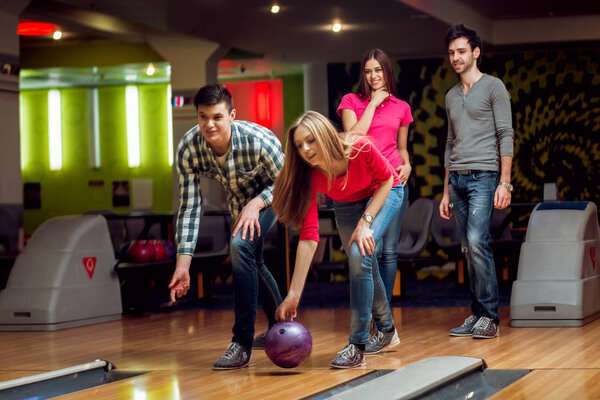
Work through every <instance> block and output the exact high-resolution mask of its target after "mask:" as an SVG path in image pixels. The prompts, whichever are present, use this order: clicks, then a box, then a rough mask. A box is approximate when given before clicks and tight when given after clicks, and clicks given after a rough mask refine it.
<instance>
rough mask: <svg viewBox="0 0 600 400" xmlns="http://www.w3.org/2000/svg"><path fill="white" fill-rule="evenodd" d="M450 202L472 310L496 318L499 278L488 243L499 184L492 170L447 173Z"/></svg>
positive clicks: (478, 315)
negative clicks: (463, 257)
mask: <svg viewBox="0 0 600 400" xmlns="http://www.w3.org/2000/svg"><path fill="white" fill-rule="evenodd" d="M448 183H449V185H448V189H449V191H450V204H451V207H452V210H453V211H454V219H455V220H456V226H457V228H458V233H459V235H460V241H461V248H462V251H463V253H464V255H465V258H466V260H467V271H468V273H469V281H470V282H469V283H470V289H471V296H472V303H471V311H472V312H473V315H475V316H476V317H488V318H492V319H493V320H494V321H496V322H499V319H498V280H497V278H496V267H495V265H494V255H493V253H492V248H491V246H490V240H491V236H490V221H491V219H492V212H493V211H494V194H495V193H496V188H497V187H498V173H497V172H495V171H469V174H467V175H459V174H457V173H455V172H452V171H450V175H449V176H448Z"/></svg>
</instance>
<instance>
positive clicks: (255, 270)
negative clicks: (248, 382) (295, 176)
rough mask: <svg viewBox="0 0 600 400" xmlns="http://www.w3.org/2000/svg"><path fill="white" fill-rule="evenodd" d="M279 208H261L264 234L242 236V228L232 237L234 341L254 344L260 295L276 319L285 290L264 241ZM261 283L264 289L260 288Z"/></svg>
mask: <svg viewBox="0 0 600 400" xmlns="http://www.w3.org/2000/svg"><path fill="white" fill-rule="evenodd" d="M275 220H276V217H275V212H274V211H273V209H272V208H270V207H269V208H267V209H264V210H262V211H261V212H260V214H259V217H258V222H259V224H260V237H258V235H257V233H256V231H255V232H254V240H253V241H252V242H251V241H250V232H249V231H248V232H246V240H242V229H240V230H239V231H238V233H237V234H236V235H235V237H234V238H232V239H231V269H232V272H233V309H234V311H235V324H234V325H233V338H232V339H231V341H232V342H236V343H239V344H241V345H242V346H244V347H248V348H250V347H252V339H253V338H254V322H255V321H256V307H257V299H258V298H259V294H260V300H261V303H262V306H263V309H264V310H265V313H266V314H267V317H268V319H269V326H271V325H273V324H274V322H275V310H276V309H277V306H278V305H279V304H280V303H281V301H282V299H281V294H280V293H279V288H278V286H277V282H275V279H274V278H273V275H271V272H269V270H268V269H267V266H266V265H265V261H264V259H263V242H264V237H265V236H266V235H267V232H269V230H270V229H271V227H272V226H273V225H274V224H275ZM259 286H260V290H259Z"/></svg>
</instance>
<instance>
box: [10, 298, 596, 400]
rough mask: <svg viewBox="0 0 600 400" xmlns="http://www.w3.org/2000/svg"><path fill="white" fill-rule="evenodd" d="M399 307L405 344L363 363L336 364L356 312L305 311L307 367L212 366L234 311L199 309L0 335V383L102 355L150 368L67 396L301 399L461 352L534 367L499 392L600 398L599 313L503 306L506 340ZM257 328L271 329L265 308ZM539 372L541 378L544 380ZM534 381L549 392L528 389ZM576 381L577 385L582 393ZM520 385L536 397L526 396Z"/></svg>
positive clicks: (427, 311)
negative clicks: (454, 331) (309, 342)
mask: <svg viewBox="0 0 600 400" xmlns="http://www.w3.org/2000/svg"><path fill="white" fill-rule="evenodd" d="M393 312H394V319H395V322H396V327H397V329H398V332H399V335H400V338H401V341H402V342H401V343H400V345H398V346H396V347H394V348H393V349H391V350H389V351H385V352H383V353H381V354H376V355H371V356H367V366H366V367H363V368H359V369H353V370H333V369H330V368H329V363H330V362H331V360H332V358H333V357H334V356H335V354H336V352H338V351H339V350H341V348H342V347H343V346H344V345H345V344H346V341H347V339H348V332H349V311H348V310H347V309H311V310H302V309H301V310H300V315H299V318H298V320H299V321H300V322H302V323H303V324H304V325H306V327H307V328H308V329H309V330H310V332H311V334H312V337H313V351H312V354H311V356H310V357H309V358H308V359H307V360H306V362H304V363H303V364H302V365H301V366H300V367H298V368H295V369H292V370H285V369H281V368H278V367H276V366H274V365H273V364H272V363H271V362H270V361H269V360H268V358H267V357H266V355H265V354H264V352H263V351H262V350H259V351H255V352H254V358H255V365H254V366H252V367H249V368H245V369H242V370H237V371H213V370H212V369H211V367H212V363H213V362H214V361H215V360H216V359H217V358H218V357H219V356H221V355H222V353H223V351H224V350H225V347H226V345H227V344H228V343H229V341H230V340H231V326H232V324H233V312H232V311H231V310H222V311H209V310H200V311H177V312H170V313H168V312H165V313H154V314H146V315H144V316H142V317H129V316H124V317H123V319H122V320H121V321H113V322H107V323H103V324H96V325H90V326H82V327H78V328H72V329H65V330H61V331H55V332H0V343H1V345H0V357H1V358H2V360H4V361H5V362H4V363H3V365H2V366H0V380H2V381H3V380H9V379H14V378H18V377H23V376H28V375H33V374H38V373H40V372H46V371H50V370H55V369H59V368H65V367H69V366H73V365H78V364H83V363H87V362H90V361H93V360H95V359H103V360H109V361H111V362H112V363H113V364H115V365H116V366H117V368H118V370H120V371H148V373H146V374H144V375H139V376H137V377H134V378H130V379H125V380H122V381H118V382H114V383H110V384H106V385H104V386H99V387H95V388H90V389H87V390H84V391H81V392H78V393H71V394H69V395H65V396H63V397H62V398H68V399H84V398H86V399H87V398H90V397H91V398H98V399H104V398H105V399H153V398H160V399H196V398H203V399H204V398H207V399H218V400H225V399H239V398H254V399H256V398H286V399H298V398H303V397H306V396H308V395H310V394H314V393H318V392H320V391H322V390H324V389H327V388H330V387H333V386H335V385H337V384H340V383H343V382H346V381H348V380H351V379H353V378H355V377H358V376H361V375H362V374H366V373H368V372H371V371H373V370H377V369H398V368H402V367H403V366H406V365H408V364H410V363H413V362H416V361H418V360H420V359H423V358H427V357H437V356H446V355H454V356H470V357H478V358H482V359H484V360H485V361H486V362H487V364H488V367H489V368H492V369H531V370H533V372H532V373H531V374H529V375H527V376H526V377H525V378H523V379H521V380H519V381H517V382H516V383H514V384H513V385H511V386H509V387H508V388H507V389H505V390H504V391H502V392H500V393H498V394H497V395H496V397H495V398H502V399H504V398H544V399H554V398H556V399H562V398H600V397H599V396H597V394H598V391H599V390H600V379H598V378H599V376H598V373H599V372H600V357H598V355H599V354H600V320H596V321H593V322H591V323H590V324H588V325H586V326H584V327H579V328H511V327H510V326H509V315H508V314H509V311H508V308H507V307H504V308H502V309H501V318H502V322H501V325H500V337H498V338H496V339H490V340H474V339H472V338H454V337H450V336H448V329H450V328H452V327H454V326H457V325H459V324H460V323H462V320H463V319H464V318H465V317H466V316H467V315H468V313H469V310H468V309H467V308H450V307H449V308H403V309H400V308H395V309H394V310H393ZM256 327H257V330H262V329H264V328H265V327H266V319H265V318H264V316H263V314H262V313H259V314H258V316H257V324H256ZM563 376H564V377H568V378H561V377H563ZM537 377H539V379H540V382H542V383H539V384H538V383H536V382H537ZM536 385H538V386H540V389H539V390H541V391H542V393H548V395H544V396H536V395H530V394H531V393H535V390H536V389H535V387H536ZM573 385H576V386H577V387H578V388H579V389H578V390H577V391H574V390H575V389H574V387H573ZM532 387H533V389H532ZM519 388H521V389H519ZM509 389H510V390H511V391H512V390H515V392H511V391H509ZM517 390H522V391H523V392H522V393H526V394H528V395H526V396H520V395H519V394H518V392H516V391H517ZM506 393H514V396H513V397H510V396H509V395H508V394H506ZM573 393H575V395H572V396H571V394H573ZM566 394H569V396H570V397H569V396H566ZM244 396H246V397H244ZM502 396H506V397H502Z"/></svg>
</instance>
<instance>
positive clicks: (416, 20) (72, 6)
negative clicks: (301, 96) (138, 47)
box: [23, 0, 600, 64]
mask: <svg viewBox="0 0 600 400" xmlns="http://www.w3.org/2000/svg"><path fill="white" fill-rule="evenodd" d="M272 4H273V1H272V0H125V1H124V0H60V1H44V0H33V1H31V3H30V5H29V6H28V7H27V9H26V10H25V12H24V13H23V17H25V18H28V17H29V18H37V19H41V20H44V19H45V20H48V21H53V22H56V23H58V24H60V25H61V28H62V29H64V30H65V32H67V36H66V39H68V38H69V36H70V37H71V39H78V40H89V39H90V38H102V37H109V38H118V39H121V40H129V41H138V42H143V41H144V40H145V37H146V36H147V35H148V34H161V33H165V32H168V33H169V34H180V35H189V36H193V37H197V38H201V39H204V40H208V41H212V42H216V43H219V44H221V45H222V46H224V47H228V48H236V49H241V50H244V51H247V52H251V53H256V54H259V55H261V56H262V57H263V58H264V59H266V60H269V61H271V62H280V63H297V64H298V63H312V62H337V61H354V60H357V59H359V58H360V57H361V55H362V54H363V53H364V52H365V51H366V50H368V49H370V48H373V47H380V48H382V49H384V50H385V51H386V52H387V53H388V54H390V55H391V56H393V57H396V58H411V57H428V56H439V55H440V54H444V53H445V48H444V44H443V38H444V35H445V32H446V30H447V28H448V26H449V25H450V24H453V23H458V22H463V23H465V24H467V25H470V26H472V27H474V28H475V29H477V30H478V31H479V32H480V34H481V36H482V38H483V39H484V41H485V42H486V43H487V44H488V45H491V47H489V46H488V49H490V48H492V49H494V48H496V49H501V48H502V47H507V46H508V47H511V46H512V48H514V47H519V46H521V47H526V46H530V45H531V44H555V43H569V42H581V41H584V42H590V41H591V42H594V41H600V29H598V27H600V1H569V2H565V1H560V2H559V1H544V0H534V1H527V0H521V1H519V0H495V1H491V0H430V1H422V0H279V1H278V4H279V5H280V6H281V11H280V12H279V13H278V14H272V13H270V12H269V9H270V7H271V5H272ZM334 21H339V22H340V23H341V24H342V31H341V32H339V33H334V32H332V31H331V25H332V23H333V22H334ZM26 40H27V39H25V42H24V43H26Z"/></svg>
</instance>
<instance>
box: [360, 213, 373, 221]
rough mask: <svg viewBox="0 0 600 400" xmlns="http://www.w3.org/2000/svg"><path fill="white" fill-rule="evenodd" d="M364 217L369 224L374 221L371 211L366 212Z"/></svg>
mask: <svg viewBox="0 0 600 400" xmlns="http://www.w3.org/2000/svg"><path fill="white" fill-rule="evenodd" d="M362 218H363V219H364V220H365V221H366V222H367V223H369V224H371V222H373V216H372V215H371V214H369V213H364V214H363V216H362Z"/></svg>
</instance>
